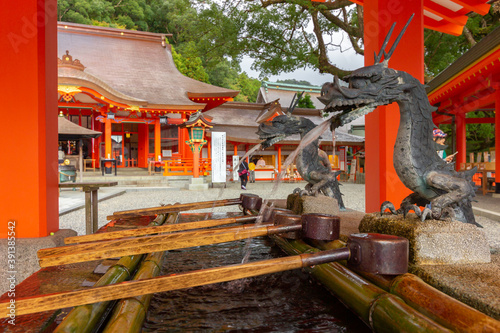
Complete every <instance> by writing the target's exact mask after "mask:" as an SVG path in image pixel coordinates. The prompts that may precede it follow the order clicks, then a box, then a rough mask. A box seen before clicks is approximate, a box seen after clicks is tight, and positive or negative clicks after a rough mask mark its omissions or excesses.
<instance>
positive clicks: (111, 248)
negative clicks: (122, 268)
mask: <svg viewBox="0 0 500 333" xmlns="http://www.w3.org/2000/svg"><path fill="white" fill-rule="evenodd" d="M270 227H272V224H262V225H260V226H256V225H255V224H247V225H243V226H237V227H229V228H220V229H209V230H201V231H199V230H198V231H187V232H179V233H173V234H167V235H156V236H147V237H137V238H127V239H119V240H110V241H103V242H94V243H84V244H78V245H69V246H60V247H54V248H48V249H41V250H39V251H38V258H39V259H40V260H39V264H40V267H49V266H55V265H66V264H71V263H77V262H85V261H92V260H100V259H106V258H114V257H121V256H128V255H133V254H143V253H150V252H157V251H167V250H176V249H184V248H188V247H194V246H202V245H211V244H219V243H226V242H233V241H236V240H241V239H246V238H252V237H258V236H265V235H267V234H268V228H270Z"/></svg>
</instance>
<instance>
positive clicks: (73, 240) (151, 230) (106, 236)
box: [64, 216, 257, 244]
mask: <svg viewBox="0 0 500 333" xmlns="http://www.w3.org/2000/svg"><path fill="white" fill-rule="evenodd" d="M256 219H257V216H239V217H229V218H223V219H211V220H202V221H194V222H184V223H176V224H167V225H161V226H155V227H146V228H138V229H127V230H120V231H112V232H102V233H98V234H92V235H82V236H74V237H66V238H65V239H64V243H65V244H81V243H88V242H96V241H103V240H112V239H118V238H127V237H137V236H144V235H152V234H161V233H166V232H172V231H185V230H193V229H201V228H210V227H216V226H221V225H227V224H233V223H241V222H249V221H254V220H256Z"/></svg>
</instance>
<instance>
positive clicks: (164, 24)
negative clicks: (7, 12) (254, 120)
mask: <svg viewBox="0 0 500 333" xmlns="http://www.w3.org/2000/svg"><path fill="white" fill-rule="evenodd" d="M499 7H500V5H499V1H496V2H493V3H492V6H491V10H490V13H489V14H488V15H486V16H484V17H483V16H479V15H477V14H474V13H472V14H470V18H469V20H468V23H467V26H466V28H465V29H464V34H463V35H462V36H459V37H454V36H450V35H445V34H442V33H438V32H435V31H428V30H426V32H425V47H426V52H425V65H426V74H427V76H428V78H432V77H433V76H435V75H436V74H437V73H439V72H440V71H442V70H443V69H444V68H446V67H447V66H448V65H449V64H451V63H452V62H453V61H455V60H456V59H457V58H458V57H459V56H460V55H462V54H463V53H464V52H465V51H466V50H468V49H469V48H470V47H471V45H473V44H474V43H475V42H478V41H479V40H480V39H481V38H482V37H484V36H485V35H486V34H487V33H489V32H490V31H491V30H492V29H493V28H495V27H496V26H498V25H499V17H500V15H499ZM363 15H364V13H363V7H362V6H359V5H354V4H353V3H352V2H350V1H348V0H331V1H328V2H324V3H321V2H311V1H309V0H247V1H241V0H224V1H220V0H59V1H58V19H59V20H60V21H69V22H75V23H83V24H94V25H104V26H110V27H117V28H127V29H136V30H143V31H151V32H160V33H168V34H172V37H169V41H170V43H171V44H172V45H173V46H175V49H176V52H178V55H182V56H183V57H184V58H186V59H193V61H195V63H194V64H192V65H191V66H193V67H199V66H202V67H203V68H204V69H205V72H206V74H207V75H208V79H207V78H205V77H204V75H203V74H202V73H201V72H200V70H199V69H196V70H195V69H194V68H192V69H191V70H188V69H186V70H185V69H184V68H183V69H182V71H183V72H184V73H187V74H186V75H194V76H193V78H197V77H200V76H201V77H202V80H203V81H205V82H210V83H212V84H215V85H219V86H223V87H228V86H231V85H233V86H234V85H238V84H241V82H240V83H237V81H238V77H239V75H240V74H238V73H239V72H240V68H239V62H240V61H241V59H242V57H243V56H249V57H251V58H252V59H253V60H254V62H253V69H255V70H257V71H260V72H261V78H263V77H264V76H270V75H279V74H281V73H286V72H292V71H295V70H297V69H301V68H307V67H308V68H312V69H315V70H317V71H319V72H320V73H330V74H336V75H338V76H340V77H343V76H344V75H346V74H348V73H349V72H350V71H346V70H344V69H343V68H341V67H340V66H338V65H337V63H336V59H335V58H332V56H331V52H330V51H332V50H340V51H345V50H346V49H345V47H344V46H342V45H343V44H342V43H341V39H345V41H347V42H348V44H349V45H350V46H349V48H351V49H352V50H354V52H355V53H357V54H361V55H363V54H364V51H363V45H364V41H363V29H364V27H363ZM339 33H342V34H339ZM342 36H343V37H342ZM198 59H199V60H200V61H201V64H200V62H199V61H198ZM181 65H182V64H181ZM183 65H184V66H185V67H189V66H188V65H189V64H187V63H184V64H183ZM181 67H182V66H181ZM235 71H236V72H235ZM224 75H226V77H224Z"/></svg>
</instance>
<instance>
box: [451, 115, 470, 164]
mask: <svg viewBox="0 0 500 333" xmlns="http://www.w3.org/2000/svg"><path fill="white" fill-rule="evenodd" d="M455 124H456V131H457V132H456V138H457V139H456V140H457V142H456V144H457V148H456V149H457V151H458V153H457V157H456V163H455V166H456V168H457V169H459V168H460V163H465V162H466V156H467V145H466V141H467V139H466V138H467V131H466V124H465V113H458V114H457V115H456V116H455ZM452 153H453V152H452Z"/></svg>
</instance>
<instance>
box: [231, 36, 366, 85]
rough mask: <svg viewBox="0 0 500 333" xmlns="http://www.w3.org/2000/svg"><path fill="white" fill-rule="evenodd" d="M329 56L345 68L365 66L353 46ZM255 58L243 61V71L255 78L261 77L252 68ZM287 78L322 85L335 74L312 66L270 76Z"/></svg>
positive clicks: (273, 78) (331, 53) (332, 60)
mask: <svg viewBox="0 0 500 333" xmlns="http://www.w3.org/2000/svg"><path fill="white" fill-rule="evenodd" d="M339 34H340V32H339ZM339 40H341V36H340V35H339ZM349 46H350V45H349V42H348V40H347V38H344V39H343V43H342V47H343V48H344V49H347V48H349ZM328 56H329V57H330V61H331V62H332V63H333V64H334V65H336V66H337V67H340V68H341V69H345V70H354V69H357V68H360V67H362V66H363V62H364V60H363V56H361V55H359V54H356V53H355V52H354V51H353V49H352V48H350V49H347V50H346V51H344V52H340V51H339V50H337V51H330V52H329V54H328ZM252 63H253V60H252V59H251V58H249V57H245V58H244V59H243V61H242V62H241V64H240V65H241V69H242V71H244V72H246V73H247V74H248V76H250V77H253V78H258V77H259V74H260V73H259V72H256V71H254V70H251V69H250V67H251V66H252ZM285 79H296V80H305V81H309V82H310V83H311V84H314V85H317V86H321V85H322V84H323V83H325V82H331V81H332V80H333V76H332V75H331V74H320V73H319V71H317V70H313V69H310V68H307V69H300V70H297V71H295V72H293V73H282V74H281V75H279V76H271V77H270V78H269V80H270V81H272V82H275V81H277V80H285Z"/></svg>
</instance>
